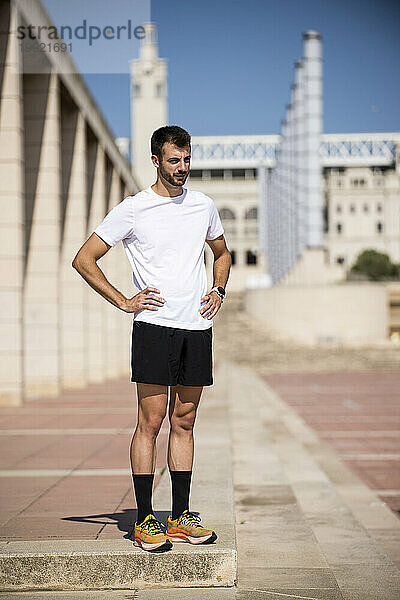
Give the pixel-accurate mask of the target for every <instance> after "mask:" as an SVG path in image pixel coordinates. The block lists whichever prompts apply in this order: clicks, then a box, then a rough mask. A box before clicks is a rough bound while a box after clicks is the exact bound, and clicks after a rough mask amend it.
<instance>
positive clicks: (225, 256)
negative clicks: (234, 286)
mask: <svg viewBox="0 0 400 600" xmlns="http://www.w3.org/2000/svg"><path fill="white" fill-rule="evenodd" d="M206 241H207V244H208V245H209V246H210V248H211V250H212V252H213V254H214V267H213V275H214V282H213V287H219V286H220V287H223V288H225V286H226V284H227V282H228V278H229V272H230V270H231V266H232V257H231V253H230V252H229V250H228V248H227V247H226V242H225V237H224V236H223V235H220V236H219V237H217V238H215V240H206Z"/></svg>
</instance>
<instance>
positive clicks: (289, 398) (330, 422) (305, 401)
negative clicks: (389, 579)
mask: <svg viewBox="0 0 400 600" xmlns="http://www.w3.org/2000/svg"><path fill="white" fill-rule="evenodd" d="M265 380H266V381H267V382H268V383H269V384H270V385H271V386H272V387H273V388H274V389H275V390H276V391H277V392H278V394H279V395H280V396H281V398H283V399H284V400H285V401H286V402H287V403H288V404H289V405H290V406H292V407H293V408H294V409H295V410H296V412H297V413H298V414H299V415H300V416H301V417H302V419H304V421H305V422H306V423H307V424H308V425H309V426H310V427H311V428H312V429H313V430H314V431H316V432H317V433H318V436H319V437H320V438H321V439H323V440H324V441H326V442H327V443H329V444H330V445H331V446H332V448H334V449H335V451H336V452H337V453H338V455H339V456H340V458H341V459H342V460H343V461H344V462H345V463H346V464H347V465H348V466H349V467H350V468H351V469H352V471H353V472H354V473H356V474H357V475H358V476H359V477H360V478H361V479H362V480H363V481H364V482H365V483H366V484H367V485H368V486H369V487H370V488H371V489H372V490H374V491H375V492H376V493H377V495H378V496H379V497H380V498H381V499H382V500H383V501H384V502H386V504H387V505H388V506H390V508H391V509H392V510H393V512H394V513H395V514H396V515H397V516H398V517H399V518H400V401H399V398H400V372H398V373H396V372H389V373H385V372H375V373H371V372H364V373H329V374H327V373H312V374H311V373H302V374H278V375H269V376H266V377H265Z"/></svg>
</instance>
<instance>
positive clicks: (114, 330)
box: [104, 169, 127, 378]
mask: <svg viewBox="0 0 400 600" xmlns="http://www.w3.org/2000/svg"><path fill="white" fill-rule="evenodd" d="M119 181H120V179H119V175H118V173H117V172H116V171H115V170H114V169H113V171H112V176H111V186H110V200H109V206H108V212H109V211H110V210H111V209H112V208H114V206H116V205H117V204H118V203H119V202H120V201H121V197H120V183H119ZM124 254H125V250H124V247H123V244H122V242H120V243H119V244H117V245H116V246H114V248H112V249H111V250H109V252H108V253H107V254H106V256H105V257H104V262H105V269H106V271H107V279H108V280H109V281H110V282H111V283H112V284H113V285H114V287H116V288H117V289H120V284H121V281H120V267H119V265H120V263H121V261H125V260H127V258H126V256H124ZM120 291H122V290H121V289H120ZM122 315H123V313H122V311H120V310H119V309H118V308H117V307H116V306H113V305H111V304H110V303H109V302H106V303H105V305H104V316H105V322H104V327H105V329H104V331H105V336H106V357H107V358H106V365H105V374H106V377H108V378H112V377H118V376H119V374H120V368H121V363H122V354H123V353H122V343H121V337H120V334H121V329H120V324H121V318H122Z"/></svg>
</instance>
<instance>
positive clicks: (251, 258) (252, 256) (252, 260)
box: [246, 250, 257, 265]
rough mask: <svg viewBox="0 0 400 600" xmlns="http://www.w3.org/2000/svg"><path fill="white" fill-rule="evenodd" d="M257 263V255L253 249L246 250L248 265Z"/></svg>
mask: <svg viewBox="0 0 400 600" xmlns="http://www.w3.org/2000/svg"><path fill="white" fill-rule="evenodd" d="M256 264H257V255H256V254H255V253H254V252H252V251H251V250H247V252H246V265H256Z"/></svg>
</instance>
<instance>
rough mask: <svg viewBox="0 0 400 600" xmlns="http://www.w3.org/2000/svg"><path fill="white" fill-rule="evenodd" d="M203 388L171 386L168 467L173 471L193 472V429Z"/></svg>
mask: <svg viewBox="0 0 400 600" xmlns="http://www.w3.org/2000/svg"><path fill="white" fill-rule="evenodd" d="M202 391H203V386H188V385H175V386H171V395H170V402H169V420H170V432H169V440H168V466H169V468H170V470H172V471H191V470H192V466H193V454H194V438H193V427H194V423H195V419H196V413H197V407H198V405H199V402H200V398H201V393H202Z"/></svg>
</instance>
